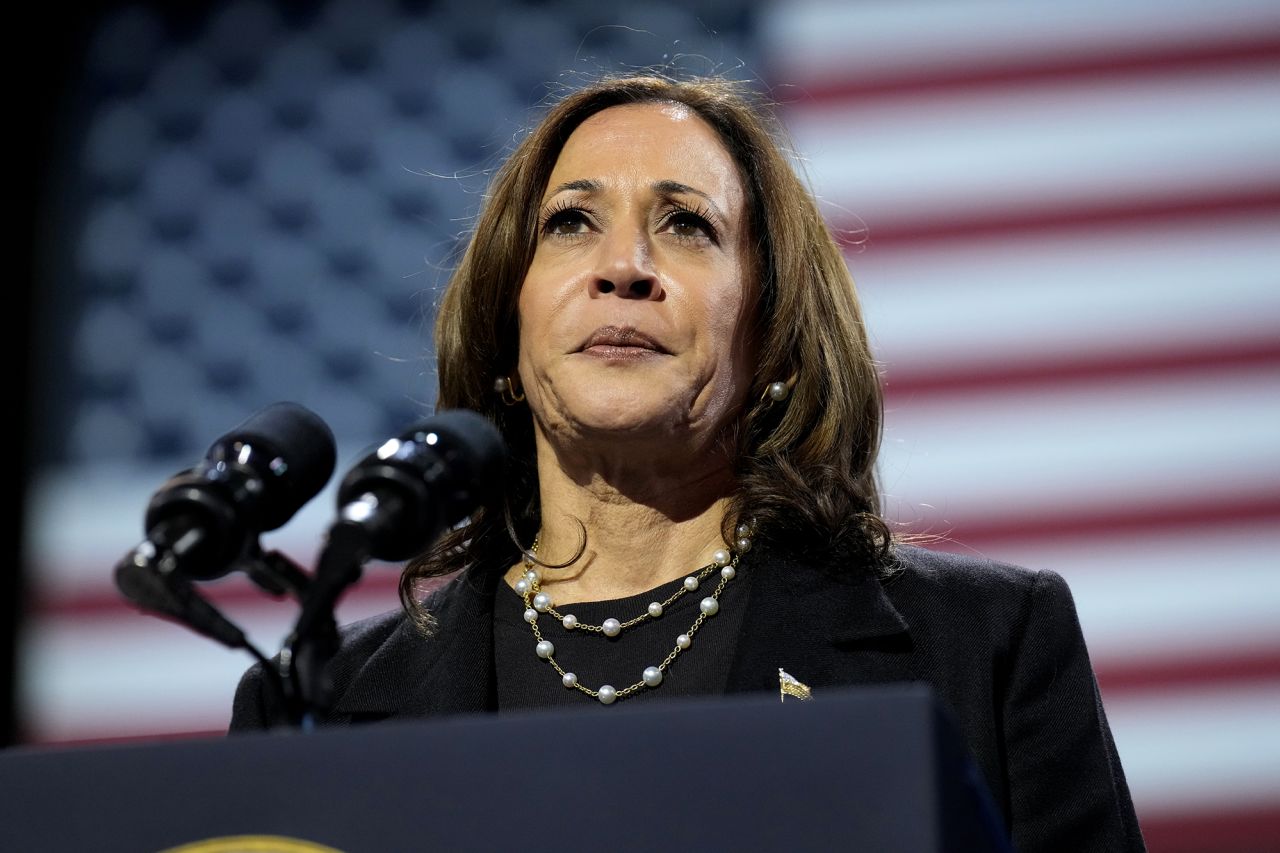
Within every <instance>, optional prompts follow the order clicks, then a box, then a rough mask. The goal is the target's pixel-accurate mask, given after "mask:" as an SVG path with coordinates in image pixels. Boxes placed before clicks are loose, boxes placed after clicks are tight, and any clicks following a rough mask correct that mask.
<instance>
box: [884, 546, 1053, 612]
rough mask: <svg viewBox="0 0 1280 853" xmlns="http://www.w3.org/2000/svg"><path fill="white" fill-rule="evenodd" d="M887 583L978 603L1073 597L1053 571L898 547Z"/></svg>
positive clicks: (987, 559)
mask: <svg viewBox="0 0 1280 853" xmlns="http://www.w3.org/2000/svg"><path fill="white" fill-rule="evenodd" d="M883 583H884V586H885V589H886V591H888V592H890V593H892V592H894V589H895V587H898V586H903V587H910V588H911V589H912V591H913V592H915V593H916V594H918V595H926V596H941V595H945V596H947V597H954V596H961V597H963V598H966V599H970V600H974V601H993V602H994V601H1004V602H1008V601H1010V600H1017V599H1021V598H1025V597H1028V596H1032V595H1035V594H1039V593H1043V592H1048V593H1050V594H1051V595H1057V594H1066V595H1067V596H1069V595H1070V592H1069V590H1068V587H1067V582H1066V581H1065V580H1064V579H1063V577H1062V576H1061V575H1059V574H1058V573H1057V572H1055V571H1052V570H1050V569H1035V568H1028V567H1025V566H1021V565H1017V564H1014V563H1009V562H1004V561H1002V560H997V559H992V558H990V557H983V556H976V555H968V554H956V553H951V552H947V551H933V550H930V549H928V548H922V547H920V546H917V545H898V546H897V547H895V548H894V552H893V561H892V563H891V565H890V567H889V569H888V570H887V571H886V572H885V574H884V578H883Z"/></svg>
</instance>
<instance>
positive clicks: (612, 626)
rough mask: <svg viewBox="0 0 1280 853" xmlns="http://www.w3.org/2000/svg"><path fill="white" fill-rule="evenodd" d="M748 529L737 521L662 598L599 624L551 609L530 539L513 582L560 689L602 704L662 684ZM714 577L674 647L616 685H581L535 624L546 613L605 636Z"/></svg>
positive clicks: (732, 565)
mask: <svg viewBox="0 0 1280 853" xmlns="http://www.w3.org/2000/svg"><path fill="white" fill-rule="evenodd" d="M752 532H753V531H752V527H751V525H750V524H740V525H738V527H737V529H736V530H735V531H734V546H733V548H731V549H721V550H718V551H716V552H715V553H714V554H712V555H711V562H710V563H708V564H707V565H705V566H703V567H702V568H700V569H698V570H696V571H694V572H693V573H692V574H690V575H689V576H688V577H686V578H685V579H684V583H682V584H681V585H680V586H679V587H678V588H677V589H676V591H675V592H673V593H672V594H671V595H669V596H667V598H666V599H664V600H663V601H652V602H650V603H649V606H648V607H647V608H645V610H644V612H642V613H640V614H639V615H638V616H635V617H633V618H631V619H627V620H626V621H622V620H619V619H615V618H612V617H610V618H608V619H605V620H604V621H603V622H601V623H600V624H599V625H592V624H589V623H586V622H580V621H579V620H578V617H576V616H574V615H573V614H572V613H561V612H560V611H559V610H557V609H556V607H555V602H553V601H552V600H551V596H549V595H547V593H545V592H543V591H542V589H541V584H542V572H541V570H539V569H538V567H537V565H536V564H535V563H534V560H533V558H534V557H535V556H537V553H538V539H537V538H535V539H534V540H533V546H532V547H531V548H530V549H529V552H528V554H526V555H525V558H524V575H523V576H522V577H521V578H520V579H519V580H517V581H516V582H515V590H516V592H517V593H519V594H520V597H521V598H522V599H524V608H525V610H524V621H526V622H528V623H529V627H530V628H532V629H533V638H534V642H535V645H534V649H533V650H534V653H535V654H536V655H537V656H538V657H539V658H541V659H543V660H545V661H546V662H547V663H549V664H551V668H552V669H554V670H555V671H556V673H557V674H559V676H560V683H561V684H563V685H564V686H565V687H566V688H568V689H570V690H577V691H578V692H580V693H585V694H586V695H587V696H590V697H591V698H592V699H596V700H598V701H599V702H600V704H602V705H612V704H613V703H614V702H616V701H617V700H619V699H625V698H627V697H628V696H631V695H633V694H635V693H639V692H641V691H643V690H646V689H650V688H655V687H657V686H658V685H660V684H662V680H663V678H664V676H665V675H666V672H667V670H668V669H669V668H670V667H671V664H672V662H674V661H675V659H676V658H677V657H679V656H680V653H681V652H683V651H686V650H687V649H688V648H689V647H690V646H692V645H693V637H694V635H695V634H697V633H698V629H699V628H701V627H702V623H703V622H705V621H707V620H708V619H710V618H711V617H712V616H715V615H716V614H717V613H719V612H720V594H721V593H723V592H724V588H725V587H726V586H727V585H728V584H729V582H730V581H731V580H733V579H734V577H735V576H736V575H737V573H738V559H739V557H741V556H742V555H743V554H745V553H746V552H747V551H748V550H750V548H751V535H752ZM717 579H718V582H717V583H716V586H715V589H714V590H713V591H712V593H711V594H710V595H708V596H707V597H705V598H703V599H702V601H701V602H699V604H698V616H697V618H695V619H694V620H693V624H692V625H690V626H689V627H688V628H687V629H686V630H685V632H684V633H683V634H679V635H677V636H676V641H675V646H674V647H673V648H672V649H671V651H670V652H668V653H667V656H666V657H665V658H663V659H662V661H661V662H660V663H657V664H654V665H652V666H647V667H645V668H644V672H642V673H641V674H640V680H639V681H637V682H635V683H634V684H630V685H628V686H626V687H623V688H621V689H619V688H616V687H614V686H613V685H612V684H601V685H600V686H599V687H598V688H594V689H593V688H591V687H587V686H586V685H584V684H581V683H580V682H579V681H578V676H577V675H575V674H574V673H572V672H570V671H569V670H566V669H565V668H564V667H562V666H561V665H560V663H559V662H558V661H557V660H556V647H555V645H553V644H552V642H551V641H550V640H548V639H546V638H544V637H543V636H542V631H541V630H539V628H538V619H539V617H541V616H543V615H546V616H550V617H551V618H553V619H557V620H559V622H560V624H561V625H563V626H564V628H565V630H567V631H587V632H589V633H593V634H599V635H601V636H603V637H606V638H613V637H617V636H618V635H619V634H621V633H622V632H623V631H626V630H627V629H628V628H632V627H634V626H636V625H639V624H640V623H642V622H647V621H649V620H652V619H660V618H662V614H663V613H664V612H665V611H666V610H667V608H669V607H671V605H672V604H674V603H675V602H676V601H678V600H679V599H680V598H681V597H683V596H685V595H688V594H689V593H692V592H696V591H697V590H698V588H699V587H701V586H703V585H704V584H705V583H707V582H708V581H709V580H710V581H713V582H714V581H716V580H717Z"/></svg>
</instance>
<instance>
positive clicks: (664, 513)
mask: <svg viewBox="0 0 1280 853" xmlns="http://www.w3.org/2000/svg"><path fill="white" fill-rule="evenodd" d="M779 138H780V135H779V132H778V128H777V127H776V125H775V124H774V123H772V120H771V119H770V118H769V117H768V113H767V112H766V111H764V110H763V109H761V108H759V107H757V106H756V105H754V104H753V102H752V100H751V99H750V98H749V97H748V96H747V95H746V94H744V93H743V92H742V91H741V90H740V89H739V88H738V87H737V86H735V85H733V84H731V83H729V82H725V81H719V80H697V81H690V82H676V81H671V80H667V79H661V78H654V77H628V78H621V79H610V80H605V81H602V82H600V83H598V84H596V85H593V86H589V87H587V88H585V89H582V90H580V91H578V92H576V93H574V94H571V95H569V96H567V97H566V98H564V99H563V100H561V101H560V102H559V103H558V104H557V105H555V106H554V107H553V108H552V109H551V110H550V112H549V114H548V115H547V117H546V118H545V119H544V120H543V121H542V122H541V124H540V125H539V126H538V127H537V128H536V129H535V130H534V131H533V132H532V133H531V134H530V135H529V136H528V137H527V138H525V139H524V140H523V141H522V142H521V143H520V144H519V146H518V147H517V148H516V150H515V152H514V153H513V154H512V156H511V157H510V158H509V159H508V160H507V162H506V163H505V165H504V166H503V167H502V169H501V170H500V171H499V172H498V173H497V175H496V176H495V178H494V181H493V184H492V187H491V192H490V194H489V196H488V197H487V199H486V203H485V205H484V209H483V211H482V213H481V215H480V218H479V221H478V222H477V224H476V228H475V233H474V236H473V237H472V239H471V242H470V245H469V247H468V250H467V252H466V254H465V256H464V258H463V260H462V262H461V264H460V266H459V268H458V270H457V271H456V273H455V275H454V276H453V279H452V280H451V282H450V285H449V287H448V290H447V292H446V294H445V297H444V300H443V303H442V305H441V307H440V312H439V319H438V321H437V322H438V326H437V335H436V344H437V350H438V359H439V380H440V390H439V397H438V403H439V406H440V407H441V408H468V409H473V410H475V411H479V412H481V413H484V414H486V415H488V416H489V417H490V418H492V419H493V421H494V422H495V423H497V424H498V426H499V428H500V430H501V432H502V434H503V436H504V438H505V440H506V442H507V443H508V445H509V448H510V451H511V456H512V459H511V461H510V463H509V464H510V469H509V471H508V477H507V482H506V490H505V495H504V497H503V500H502V502H501V503H500V504H499V505H493V506H487V507H485V508H483V509H482V510H480V511H478V512H477V513H476V514H475V515H474V516H473V517H472V518H471V519H470V521H469V522H468V524H467V525H466V526H465V527H464V528H462V529H459V530H457V531H454V532H452V533H451V534H449V535H448V536H446V537H445V538H444V539H443V540H442V541H441V542H439V543H437V547H435V548H434V549H433V550H432V551H431V552H430V553H429V554H426V555H424V556H423V557H421V558H419V559H417V560H415V561H413V562H411V563H410V564H409V565H408V566H407V567H406V570H405V573H404V576H403V578H402V582H401V597H402V600H403V603H404V605H405V608H404V613H395V614H388V615H387V616H385V617H382V618H379V619H375V620H371V621H369V622H367V623H362V624H359V625H355V626H352V627H350V628H348V629H347V630H346V631H345V633H344V641H343V648H342V651H341V652H340V653H339V656H338V658H337V659H336V660H335V662H334V667H333V672H334V678H335V682H336V691H335V696H336V697H337V698H336V702H335V706H334V710H333V713H332V715H331V718H330V720H329V722H333V723H349V722H357V721H367V720H376V719H383V718H387V717H395V716H422V715H430V714H444V713H457V712H469V711H481V710H488V711H492V710H508V709H513V708H527V707H534V706H548V705H553V704H575V703H576V704H580V705H582V706H584V707H585V708H588V709H590V708H591V707H592V706H595V707H596V710H597V711H600V710H601V709H600V708H599V706H601V705H610V704H613V703H616V702H621V701H638V702H649V701H654V700H655V699H660V698H662V697H674V696H681V695H691V694H714V693H727V692H729V693H731V692H746V691H760V690H778V689H779V679H785V678H787V677H788V676H793V677H794V679H796V680H798V681H800V682H803V684H804V685H806V686H807V688H808V689H811V690H813V691H814V692H816V693H820V692H821V691H822V690H823V689H824V688H829V687H838V686H845V685H855V684H865V683H883V682H893V681H926V682H928V683H930V684H932V685H933V687H934V688H935V690H936V691H937V693H938V695H939V697H940V699H941V700H942V701H943V702H944V703H945V704H946V705H947V706H949V707H950V709H951V710H952V712H953V713H954V716H955V719H956V721H957V723H958V724H959V726H960V729H961V731H962V733H963V734H964V736H965V738H966V740H967V742H968V744H969V747H970V750H971V751H972V753H973V755H974V757H975V759H976V761H977V763H978V765H979V766H980V767H981V768H982V770H983V771H984V773H985V775H986V777H987V782H988V784H989V787H990V788H991V791H992V793H993V795H994V797H995V800H996V802H997V803H998V805H1000V806H1001V808H1002V809H1003V811H1004V814H1005V815H1006V818H1007V820H1008V823H1009V826H1010V829H1011V832H1012V834H1013V838H1014V842H1015V844H1016V845H1017V846H1018V847H1019V849H1023V850H1028V851H1030V850H1039V849H1048V848H1054V849H1058V848H1061V849H1070V850H1094V849H1098V850H1101V849H1108V850H1111V849H1132V850H1140V849H1142V841H1141V836H1140V834H1139V832H1138V828H1137V824H1136V821H1135V819H1134V814H1133V808H1132V805H1131V803H1130V800H1129V794H1128V790H1127V787H1126V784H1125V780H1124V775H1123V772H1122V770H1121V768H1120V764H1119V761H1118V758H1117V755H1116V752H1115V748H1114V745H1113V743H1112V740H1111V735H1110V731H1109V729H1108V725H1107V722H1106V719H1105V716H1104V714H1103V709H1102V706H1101V703H1100V700H1099V697H1098V693H1097V689H1096V686H1095V683H1094V678H1093V673H1092V669H1091V666H1090V662H1089V658H1088V654H1087V652H1086V649H1085V646H1084V641H1083V638H1082V636H1081V632H1080V628H1079V624H1078V622H1077V620H1076V616H1075V610H1074V606H1073V603H1072V599H1071V595H1070V592H1069V590H1068V589H1067V587H1066V585H1065V584H1064V582H1063V581H1062V579H1061V578H1059V577H1058V576H1057V575H1054V574H1053V573H1049V572H1032V571H1028V570H1024V569H1021V568H1017V567H1012V566H1006V565H998V564H994V563H990V562H985V561H978V560H973V559H969V558H960V557H956V556H952V555H944V554H936V553H932V552H929V551H927V550H923V549H920V548H916V547H911V546H908V545H904V544H900V543H894V542H893V539H892V537H891V535H890V532H889V530H888V528H887V527H886V525H885V523H884V522H883V521H882V520H881V519H880V517H879V515H878V510H879V495H878V491H877V486H876V480H875V475H874V465H875V460H876V453H877V447H878V440H879V435H880V428H881V394H880V387H879V381H878V374H877V371H876V365H875V363H874V361H873V358H872V355H871V352H870V348H869V346H868V343H867V336H866V333H865V330H864V329H863V325H862V319H861V314H860V311H859V307H858V302H857V299H856V296H855V292H854V288H853V283H852V281H851V280H850V277H849V273H848V271H847V268H846V266H845V264H844V260H843V257H842V256H841V254H840V251H839V249H838V247H837V246H836V244H835V243H834V241H833V240H832V238H831V236H830V235H829V233H828V231H827V229H826V227H825V225H824V223H823V221H822V218H821V216H820V215H819V213H818V210H817V207H816V205H815V203H814V201H813V198H812V196H811V195H810V194H809V192H808V191H807V190H806V189H805V187H804V185H803V184H802V183H801V182H800V180H799V179H798V178H797V176H796V175H795V173H794V172H793V170H792V169H791V167H790V166H789V164H788V162H787V160H786V159H785V157H784V155H783V154H782V153H781V151H782V149H781V148H780V147H779V144H778V142H777V140H778V139H779ZM453 572H458V573H459V574H458V575H457V577H456V578H455V579H454V580H453V581H452V582H450V583H449V584H448V585H446V586H444V587H443V588H442V589H440V590H439V591H437V592H435V593H434V594H432V595H431V596H430V597H428V598H427V599H426V600H425V601H419V599H418V596H417V595H416V593H415V589H416V585H417V583H418V582H419V581H422V580H424V579H428V578H434V577H438V576H443V575H447V574H450V573H453ZM780 666H782V667H785V668H786V669H787V673H786V674H782V673H781V672H780V669H779V667H780ZM791 689H795V690H798V689H800V688H799V687H796V686H794V685H793V686H792V687H791ZM267 696H268V694H267V693H266V692H265V691H264V689H263V679H262V673H261V671H260V670H258V669H255V670H251V671H250V673H249V674H248V675H247V676H246V678H245V679H244V681H243V682H242V684H241V686H240V689H239V691H238V693H237V697H236V704H235V714H234V718H233V723H232V727H233V729H239V728H253V727H260V726H263V725H266V724H267V723H268V722H269V721H271V720H272V719H273V718H274V717H275V716H276V715H277V714H278V708H275V707H273V704H272V702H271V701H270V700H269V699H268V698H267Z"/></svg>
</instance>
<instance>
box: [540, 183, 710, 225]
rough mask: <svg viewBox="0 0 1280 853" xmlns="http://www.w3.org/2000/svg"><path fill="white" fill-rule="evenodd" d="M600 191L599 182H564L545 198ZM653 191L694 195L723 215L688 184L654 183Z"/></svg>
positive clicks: (702, 194) (665, 193) (706, 196)
mask: <svg viewBox="0 0 1280 853" xmlns="http://www.w3.org/2000/svg"><path fill="white" fill-rule="evenodd" d="M602 189H604V185H603V184H601V183H600V182H599V181H597V180H593V179H591V178H580V179H579V180H576V181H566V182H565V183H563V184H560V185H559V186H557V187H556V188H555V189H554V190H552V191H551V194H550V195H548V196H547V198H554V197H555V196H557V195H559V194H560V193H563V192H571V191H572V192H585V193H596V192H600V191H601V190H602ZM653 190H654V192H656V193H658V194H659V195H677V194H679V195H686V194H687V195H696V196H697V197H698V198H701V199H703V200H704V201H706V203H707V204H709V205H711V209H712V210H714V211H715V212H716V213H717V214H719V215H720V216H722V217H723V215H724V214H723V213H721V211H720V206H719V205H718V204H716V203H715V200H714V199H712V198H711V196H709V195H707V194H706V193H704V192H703V191H702V190H699V189H694V188H693V187H691V186H689V185H688V184H682V183H680V182H679V181H671V180H665V181H655V182H654V184H653Z"/></svg>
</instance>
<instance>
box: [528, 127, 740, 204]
mask: <svg viewBox="0 0 1280 853" xmlns="http://www.w3.org/2000/svg"><path fill="white" fill-rule="evenodd" d="M583 179H592V180H597V181H599V182H601V183H602V184H603V185H604V186H605V187H606V188H609V187H615V188H622V187H624V186H626V185H627V184H640V185H644V186H648V185H651V184H652V183H654V182H656V181H671V180H674V181H678V182H680V183H683V184H687V185H689V186H691V187H694V188H695V189H698V190H701V191H702V192H705V193H707V194H708V195H714V196H717V197H719V198H720V199H721V200H722V201H724V202H726V203H729V204H736V203H737V202H739V201H741V198H742V181H741V177H740V175H739V171H738V165H737V163H735V162H734V160H733V157H732V156H731V155H730V154H729V151H728V149H726V148H725V146H724V143H722V142H721V141H720V137H719V136H718V135H717V134H716V132H715V130H714V129H712V127H711V125H709V124H708V123H707V122H706V120H705V119H703V118H702V117H701V116H699V115H698V114H697V113H696V112H694V111H693V110H691V109H689V108H688V107H686V106H684V105H683V104H675V103H665V102H662V103H646V104H626V105H623V106H617V107H609V108H608V109H605V110H601V111H600V112H598V113H595V114H594V115H592V116H591V117H590V118H588V119H587V120H586V121H584V122H583V123H582V124H580V125H579V126H578V127H577V128H576V129H575V130H574V131H573V133H572V134H571V135H570V136H569V139H568V140H567V141H566V142H565V145H564V148H563V149H561V151H560V156H559V157H558V158H557V159H556V164H555V167H554V168H553V169H552V172H551V180H550V182H549V184H548V192H554V191H555V190H554V188H555V187H557V186H559V185H560V184H562V183H565V182H568V181H575V180H583Z"/></svg>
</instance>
